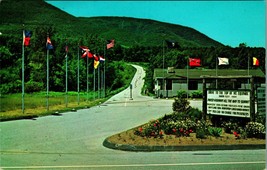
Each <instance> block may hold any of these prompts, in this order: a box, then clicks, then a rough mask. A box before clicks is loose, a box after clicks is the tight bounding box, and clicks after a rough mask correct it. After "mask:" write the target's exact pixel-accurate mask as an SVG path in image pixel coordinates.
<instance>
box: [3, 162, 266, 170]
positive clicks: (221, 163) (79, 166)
mask: <svg viewBox="0 0 267 170" xmlns="http://www.w3.org/2000/svg"><path fill="white" fill-rule="evenodd" d="M238 164H240V165H241V164H265V161H257V162H207V163H177V164H128V165H127V164H126V165H71V166H10V167H8V166H7V167H2V168H3V169H46V168H54V169H56V168H108V167H109V168H114V167H154V166H164V167H166V166H197V165H238Z"/></svg>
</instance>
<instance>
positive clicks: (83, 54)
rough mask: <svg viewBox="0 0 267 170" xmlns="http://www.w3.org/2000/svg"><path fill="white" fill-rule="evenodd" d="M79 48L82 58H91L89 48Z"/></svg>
mask: <svg viewBox="0 0 267 170" xmlns="http://www.w3.org/2000/svg"><path fill="white" fill-rule="evenodd" d="M80 48H81V49H82V56H81V57H82V58H84V57H86V56H87V57H88V58H93V54H92V53H91V52H90V50H89V48H88V47H86V46H80Z"/></svg>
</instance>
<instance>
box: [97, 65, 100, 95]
mask: <svg viewBox="0 0 267 170" xmlns="http://www.w3.org/2000/svg"><path fill="white" fill-rule="evenodd" d="M99 62H100V61H99ZM97 92H98V98H100V66H98V68H97Z"/></svg>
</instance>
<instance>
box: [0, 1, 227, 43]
mask: <svg viewBox="0 0 267 170" xmlns="http://www.w3.org/2000/svg"><path fill="white" fill-rule="evenodd" d="M0 11H1V15H0V23H1V26H0V28H1V32H2V33H3V34H6V33H8V34H13V35H14V36H19V35H20V34H21V30H22V25H23V24H25V26H27V28H28V29H35V28H36V27H40V26H53V27H54V28H55V29H56V30H57V32H59V33H60V34H63V35H65V36H68V37H77V36H78V37H82V36H84V35H86V34H95V35H97V36H100V37H103V39H111V38H116V42H117V43H118V44H121V45H123V46H126V47H131V46H135V45H139V46H159V45H161V44H162V42H163V41H164V40H166V39H169V40H173V41H176V42H177V43H178V44H179V45H180V46H181V47H212V46H213V47H218V46H224V45H223V44H221V43H220V42H218V41H216V40H213V39H211V38H209V37H208V36H206V35H204V34H202V33H200V32H199V31H197V30H195V29H193V28H189V27H185V26H181V25H175V24H170V23H164V22H159V21H154V20H149V19H137V18H129V17H90V18H86V17H74V16H72V15H70V14H68V13H66V12H64V11H62V10H60V9H58V8H56V7H54V6H52V5H50V4H48V3H46V2H45V1H44V0H29V1H23V0H8V1H7V0H3V1H2V2H1V5H0Z"/></svg>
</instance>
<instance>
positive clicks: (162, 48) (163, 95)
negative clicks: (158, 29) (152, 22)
mask: <svg viewBox="0 0 267 170" xmlns="http://www.w3.org/2000/svg"><path fill="white" fill-rule="evenodd" d="M162 55H163V57H162V58H163V63H162V65H163V69H162V71H163V84H162V85H163V97H164V95H166V94H165V93H166V91H165V89H166V88H165V71H164V63H165V54H164V40H163V41H162Z"/></svg>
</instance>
